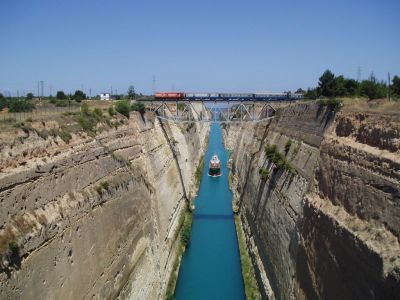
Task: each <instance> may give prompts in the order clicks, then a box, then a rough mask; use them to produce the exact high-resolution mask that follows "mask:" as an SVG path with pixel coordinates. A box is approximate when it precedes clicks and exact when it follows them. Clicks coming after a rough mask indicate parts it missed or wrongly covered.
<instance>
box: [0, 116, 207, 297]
mask: <svg viewBox="0 0 400 300" xmlns="http://www.w3.org/2000/svg"><path fill="white" fill-rule="evenodd" d="M120 123H124V122H122V121H121V122H120ZM57 126H58V124H57V122H51V121H48V122H46V123H44V122H43V123H41V122H33V123H32V127H33V128H35V130H21V129H15V130H14V132H13V133H12V134H10V133H8V134H6V133H2V135H1V136H0V139H1V147H0V151H1V156H0V160H1V164H2V168H1V169H2V170H1V174H0V298H1V299H112V298H115V297H119V298H121V299H125V298H127V299H156V298H160V297H162V296H163V294H164V292H165V288H166V283H167V282H168V279H169V276H170V272H171V268H172V261H173V259H174V258H175V248H176V243H175V239H176V236H177V234H176V231H177V230H178V229H179V228H178V218H179V215H180V214H181V213H182V211H183V209H184V208H185V201H186V199H185V198H184V192H183V186H182V184H184V185H185V188H186V190H187V191H188V192H191V193H192V194H193V193H194V189H195V186H194V181H193V179H192V178H193V177H194V176H193V174H194V172H195V169H196V167H197V163H198V161H199V159H200V156H201V155H202V153H203V152H204V150H205V149H204V147H205V145H206V136H207V133H208V127H207V126H205V125H200V124H195V125H194V126H193V125H191V126H188V125H186V126H177V125H175V124H168V123H166V124H164V127H165V128H167V135H166V134H165V132H164V131H163V130H162V129H161V127H160V123H159V121H158V120H157V119H155V116H154V115H152V114H145V115H144V116H141V115H140V114H138V113H134V114H132V115H131V118H130V119H129V122H126V121H125V124H122V125H120V126H119V127H118V128H116V129H107V130H105V131H102V132H101V133H98V134H96V135H95V136H90V135H88V134H86V133H84V132H77V133H75V134H73V136H72V139H71V141H70V142H69V144H66V143H65V142H63V141H62V139H60V138H59V137H51V136H50V137H48V138H47V139H46V140H45V139H43V137H41V136H39V135H38V134H37V132H38V130H39V129H43V128H42V127H45V128H47V129H50V127H51V128H57ZM36 129H37V130H36ZM167 139H170V140H172V141H173V143H172V144H173V148H171V147H170V146H169V144H168V142H167ZM172 151H175V152H176V153H177V155H175V156H174V155H173V154H172ZM179 172H182V173H183V174H184V176H185V177H186V178H187V179H188V180H187V182H184V183H182V182H181V180H180V176H179Z"/></svg>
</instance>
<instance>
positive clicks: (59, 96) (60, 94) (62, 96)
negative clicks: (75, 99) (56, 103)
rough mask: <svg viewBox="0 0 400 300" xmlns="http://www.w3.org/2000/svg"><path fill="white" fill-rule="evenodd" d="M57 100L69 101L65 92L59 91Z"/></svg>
mask: <svg viewBox="0 0 400 300" xmlns="http://www.w3.org/2000/svg"><path fill="white" fill-rule="evenodd" d="M56 98H57V99H60V100H65V99H67V95H65V93H64V91H57V94H56Z"/></svg>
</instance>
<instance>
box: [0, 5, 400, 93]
mask: <svg viewBox="0 0 400 300" xmlns="http://www.w3.org/2000/svg"><path fill="white" fill-rule="evenodd" d="M399 12H400V1H399V0H382V1H378V0H375V1H372V0H352V1H350V0H296V1H295V0H291V1H289V0H279V1H278V0H275V1H270V0H268V1H267V0H264V1H261V0H260V1H259V0H247V1H244V0H242V1H238V0H229V1H228V0H201V1H193V0H185V1H184V0H168V1H166V0H164V1H158V0H147V1H145V0H142V1H135V0H131V1H127V0H126V1H124V0H113V1H111V0H108V1H103V0H79V1H78V0H64V1H61V0H19V1H15V0H0V45H1V46H0V93H4V94H8V93H10V94H11V95H16V94H17V93H20V94H21V95H22V94H25V93H27V92H33V93H34V94H37V85H38V81H41V80H42V81H44V94H45V95H48V94H49V93H50V92H51V93H52V94H53V95H54V94H55V93H56V91H57V90H64V91H65V92H67V93H69V92H74V91H75V90H77V89H83V90H84V91H85V92H86V93H87V94H89V92H90V91H91V94H92V96H93V95H96V94H98V93H100V92H109V91H110V90H111V87H112V88H113V92H114V93H115V92H118V93H126V91H127V89H128V87H129V85H134V86H135V89H136V91H137V92H141V93H145V94H150V93H152V91H153V87H154V83H155V88H156V90H159V91H186V92H217V91H221V92H267V91H268V92H282V91H287V90H296V89H297V88H299V87H301V88H308V87H313V86H316V85H317V82H318V78H319V76H320V75H321V74H322V73H323V72H324V70H326V69H330V70H332V71H333V72H334V73H335V74H337V75H340V74H343V75H344V76H346V77H352V78H355V79H357V77H358V70H359V69H360V71H361V72H360V73H361V79H366V78H368V77H369V75H370V73H371V72H372V71H373V72H374V74H375V76H376V77H377V78H378V79H386V78H387V73H388V72H390V73H391V74H392V75H393V74H399V75H400V17H399ZM153 78H154V79H155V80H153ZM153 81H154V83H153Z"/></svg>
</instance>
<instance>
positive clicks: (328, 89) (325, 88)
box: [318, 70, 336, 97]
mask: <svg viewBox="0 0 400 300" xmlns="http://www.w3.org/2000/svg"><path fill="white" fill-rule="evenodd" d="M318 87H319V91H320V93H321V95H322V96H325V97H334V96H335V91H336V82H335V74H333V73H332V72H331V71H330V70H326V71H325V72H324V73H323V74H322V76H321V77H320V78H319V82H318Z"/></svg>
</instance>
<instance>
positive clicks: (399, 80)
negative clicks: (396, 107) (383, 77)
mask: <svg viewBox="0 0 400 300" xmlns="http://www.w3.org/2000/svg"><path fill="white" fill-rule="evenodd" d="M390 89H391V91H392V93H393V94H395V95H397V96H400V77H399V76H397V75H395V76H394V77H393V79H392V86H391V88H390Z"/></svg>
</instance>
